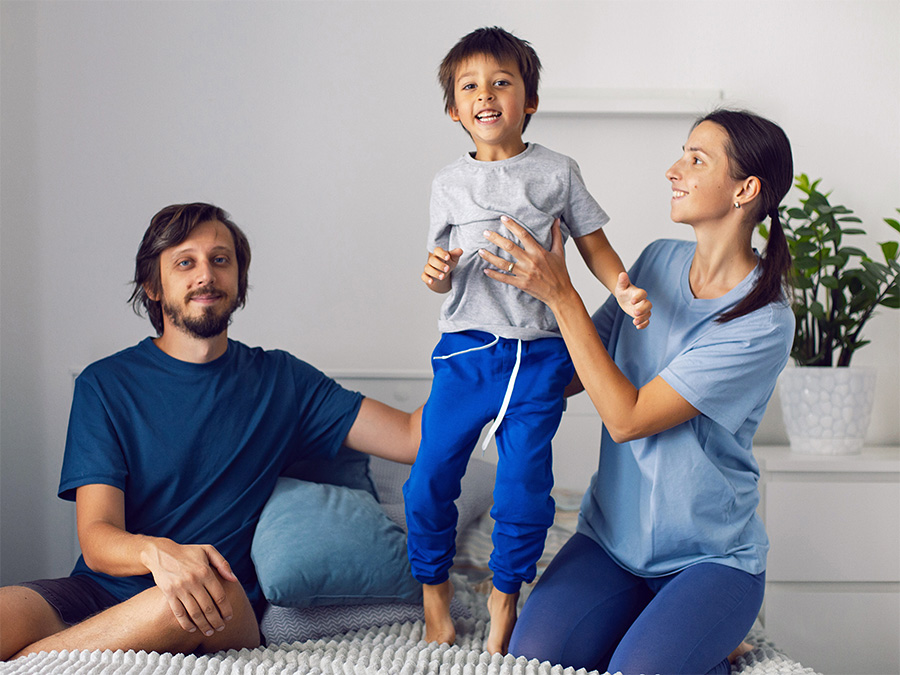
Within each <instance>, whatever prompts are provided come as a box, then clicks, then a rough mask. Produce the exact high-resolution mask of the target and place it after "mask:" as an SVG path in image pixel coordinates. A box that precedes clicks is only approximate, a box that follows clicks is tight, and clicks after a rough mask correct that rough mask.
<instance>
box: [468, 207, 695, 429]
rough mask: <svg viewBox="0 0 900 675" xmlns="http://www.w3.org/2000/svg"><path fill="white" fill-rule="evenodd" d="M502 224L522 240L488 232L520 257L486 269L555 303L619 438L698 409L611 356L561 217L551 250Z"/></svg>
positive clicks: (583, 376)
mask: <svg viewBox="0 0 900 675" xmlns="http://www.w3.org/2000/svg"><path fill="white" fill-rule="evenodd" d="M503 224H504V225H505V226H506V227H507V228H509V230H510V232H512V233H513V234H514V235H515V236H516V237H518V239H519V241H520V242H522V245H521V246H517V245H516V244H514V243H513V242H512V241H510V240H509V239H506V238H505V237H503V236H501V235H499V234H496V233H494V232H489V231H488V232H485V237H487V239H489V240H490V241H491V243H493V244H495V245H496V246H499V247H500V248H502V249H503V250H504V251H506V252H507V253H509V254H510V255H511V256H512V258H513V259H514V260H515V263H516V264H515V268H514V274H503V273H502V272H499V271H497V270H495V269H487V270H485V274H487V275H488V276H489V277H491V278H492V279H494V280H496V281H499V282H501V283H506V284H509V285H511V286H515V287H516V288H519V289H521V290H523V291H525V292H526V293H528V294H530V295H532V296H534V297H535V298H537V299H538V300H541V301H543V302H544V303H546V304H547V306H548V307H550V309H551V311H552V312H553V314H554V316H555V317H556V320H557V322H558V324H559V328H560V331H561V332H562V336H563V339H564V340H565V341H566V346H567V347H568V348H569V354H570V355H571V357H572V362H573V363H574V364H575V370H576V372H577V373H578V377H579V379H580V380H581V383H582V385H583V386H584V389H585V391H587V393H588V396H590V397H591V401H592V402H593V403H594V407H595V408H597V411H598V412H599V413H600V418H601V419H602V420H603V424H604V426H605V427H606V429H607V431H608V432H609V434H610V436H612V438H613V440H614V441H616V442H617V443H622V442H625V441H629V440H634V439H636V438H643V437H646V436H652V435H653V434H656V433H659V432H660V431H664V430H666V429H669V428H671V427H674V426H676V425H678V424H681V423H682V422H685V421H687V420H689V419H691V418H693V417H695V416H696V415H698V414H699V411H698V410H697V409H696V408H694V406H692V405H691V404H690V403H688V402H687V401H686V400H685V399H684V398H682V397H681V395H680V394H678V393H677V392H676V391H675V390H674V389H673V388H672V387H671V386H669V384H667V383H666V382H665V380H663V379H662V378H661V377H656V378H654V379H653V380H651V381H650V382H648V383H647V384H646V385H644V386H643V387H641V388H640V389H637V388H636V387H635V386H634V385H633V384H632V383H631V382H630V381H629V380H628V378H626V377H625V375H624V374H623V373H622V371H621V370H619V368H618V366H616V364H615V363H614V362H613V360H612V358H610V356H609V353H608V352H607V351H606V348H605V347H604V346H603V343H602V342H601V340H600V336H599V335H597V330H596V328H595V327H594V324H593V322H592V321H591V317H590V315H589V314H588V312H587V310H586V309H585V306H584V302H583V301H582V299H581V296H579V295H578V292H577V291H576V290H575V287H574V286H573V285H572V281H571V279H570V278H569V273H568V270H567V269H566V259H565V251H564V249H563V245H562V237H561V235H560V231H559V223H558V222H557V223H554V225H553V245H552V247H551V249H550V250H549V251H547V250H546V249H544V248H543V247H541V246H540V245H539V244H538V243H537V242H535V241H534V239H533V238H532V237H531V235H530V234H528V232H527V231H526V230H525V228H523V227H521V226H520V225H519V224H518V223H516V222H514V221H512V220H510V219H504V223H503ZM481 256H482V258H484V259H485V260H486V261H488V262H489V263H491V264H492V265H495V266H497V267H501V268H504V267H506V266H507V264H508V263H506V262H505V261H504V260H503V259H501V258H499V257H498V256H495V255H493V254H491V253H489V252H488V251H486V250H482V251H481ZM618 284H620V285H622V284H628V275H627V274H625V273H622V275H621V276H620V277H619V281H618Z"/></svg>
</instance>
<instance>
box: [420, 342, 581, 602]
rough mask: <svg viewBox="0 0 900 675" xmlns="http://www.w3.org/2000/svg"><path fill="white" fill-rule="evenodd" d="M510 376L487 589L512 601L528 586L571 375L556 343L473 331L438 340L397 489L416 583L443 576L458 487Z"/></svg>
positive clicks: (548, 513) (547, 518) (549, 506)
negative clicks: (415, 440) (413, 448)
mask: <svg viewBox="0 0 900 675" xmlns="http://www.w3.org/2000/svg"><path fill="white" fill-rule="evenodd" d="M519 349H521V356H520V362H519V368H518V373H517V374H516V376H515V382H514V386H513V388H512V395H511V397H510V398H509V401H508V406H507V409H506V412H505V415H504V416H503V418H502V421H501V423H500V426H499V427H498V428H497V431H496V436H495V438H496V441H497V452H498V462H497V478H496V482H495V484H494V506H493V508H492V509H491V516H492V517H493V519H494V521H495V525H494V532H493V536H492V539H493V544H494V550H493V553H492V554H491V559H490V562H489V567H490V568H491V570H492V571H493V573H494V577H493V583H494V586H495V587H496V588H497V589H499V590H501V591H503V592H504V593H516V592H518V590H519V586H520V585H521V583H522V582H523V581H524V582H526V583H527V582H530V581H532V580H533V579H534V576H535V573H536V569H537V561H538V560H539V559H540V557H541V553H542V552H543V549H544V540H545V539H546V536H547V529H548V528H549V527H550V526H551V525H552V524H553V516H554V502H553V498H552V497H551V496H550V489H551V488H552V487H553V473H552V453H551V449H550V441H551V440H552V439H553V436H554V435H555V434H556V429H557V427H558V426H559V421H560V418H561V417H562V411H563V391H564V389H565V387H566V385H567V384H568V383H569V381H570V380H571V379H572V376H573V374H574V367H573V366H572V362H571V360H570V358H569V354H568V351H567V350H566V347H565V343H564V342H563V340H562V339H557V338H544V339H539V340H530V341H522V342H521V344H520V341H518V340H510V339H506V338H497V337H495V336H493V335H490V334H488V333H483V332H480V331H465V332H461V333H446V334H444V335H443V336H442V337H441V340H440V342H439V343H438V345H437V347H435V350H434V354H433V358H432V366H433V369H434V380H433V382H432V385H431V394H430V395H429V397H428V402H427V403H426V404H425V408H424V410H423V412H422V442H421V444H420V446H419V453H418V455H417V456H416V462H415V464H414V465H413V467H412V470H411V472H410V476H409V480H408V481H407V482H406V484H405V485H404V486H403V495H404V500H405V503H406V524H407V526H408V528H409V533H408V536H407V548H408V551H409V560H410V565H411V567H412V572H413V576H415V578H416V579H417V580H418V581H420V582H422V583H424V584H430V585H434V584H440V583H443V582H444V581H446V580H447V579H448V578H449V572H450V566H451V565H452V563H453V556H454V554H455V553H456V546H455V540H456V520H457V515H458V514H457V510H456V506H455V505H454V503H453V502H454V501H455V500H456V498H457V497H459V494H460V481H461V480H462V477H463V474H464V473H465V470H466V465H467V464H468V461H469V457H470V455H471V454H472V449H473V448H474V446H475V443H476V442H477V441H478V437H479V435H480V434H481V431H482V429H483V428H484V426H485V425H486V424H487V423H488V422H490V421H491V420H492V419H493V418H495V417H496V416H497V415H498V413H499V411H500V409H501V407H502V404H503V401H504V398H505V396H506V394H507V389H508V385H509V383H510V379H511V378H512V375H513V371H514V370H515V365H516V360H517V350H519Z"/></svg>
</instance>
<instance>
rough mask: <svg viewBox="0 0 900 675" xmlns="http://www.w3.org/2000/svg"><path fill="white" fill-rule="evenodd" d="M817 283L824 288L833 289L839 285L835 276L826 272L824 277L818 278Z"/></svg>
mask: <svg viewBox="0 0 900 675" xmlns="http://www.w3.org/2000/svg"><path fill="white" fill-rule="evenodd" d="M819 283H820V284H822V285H823V286H824V287H825V288H830V289H832V290H835V291H836V290H837V289H838V286H839V284H838V280H837V278H836V277H833V276H831V275H830V274H826V275H825V276H824V277H822V278H821V279H819Z"/></svg>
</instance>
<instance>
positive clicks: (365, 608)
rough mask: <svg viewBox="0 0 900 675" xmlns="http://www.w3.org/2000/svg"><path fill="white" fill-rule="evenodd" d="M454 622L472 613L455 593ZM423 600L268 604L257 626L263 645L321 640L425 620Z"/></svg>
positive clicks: (451, 614)
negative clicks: (373, 602)
mask: <svg viewBox="0 0 900 675" xmlns="http://www.w3.org/2000/svg"><path fill="white" fill-rule="evenodd" d="M450 616H451V617H453V620H454V621H459V620H460V619H473V618H474V617H473V615H472V612H471V611H470V610H469V608H468V607H466V606H465V605H464V604H463V603H462V602H461V601H460V600H459V598H458V597H457V596H455V595H454V596H453V598H452V599H451V600H450ZM424 620H425V610H424V609H423V608H422V603H416V604H411V603H408V602H395V603H389V604H380V605H337V606H322V607H276V606H275V605H268V606H267V607H266V610H265V612H264V613H263V617H262V621H260V624H259V629H260V631H262V634H263V635H265V636H266V644H268V646H269V647H274V646H277V645H282V644H292V643H294V642H305V641H306V640H320V639H322V638H327V637H331V636H334V635H340V634H342V633H347V632H349V631H351V630H368V629H370V628H374V627H376V626H390V625H392V624H395V623H409V622H411V621H424Z"/></svg>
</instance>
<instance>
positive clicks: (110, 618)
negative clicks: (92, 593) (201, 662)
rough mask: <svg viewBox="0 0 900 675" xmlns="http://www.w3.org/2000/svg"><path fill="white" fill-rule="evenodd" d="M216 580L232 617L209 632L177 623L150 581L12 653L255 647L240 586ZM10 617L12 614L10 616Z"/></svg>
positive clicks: (255, 630) (253, 625)
mask: <svg viewBox="0 0 900 675" xmlns="http://www.w3.org/2000/svg"><path fill="white" fill-rule="evenodd" d="M220 581H221V582H222V585H223V586H224V588H225V591H226V593H227V594H228V599H229V600H230V601H231V606H232V607H233V608H234V616H233V617H232V619H231V621H228V622H227V623H226V625H225V629H224V630H222V631H221V632H218V633H215V634H214V635H212V636H211V637H206V636H205V635H203V633H201V632H200V631H195V632H193V633H188V632H187V631H185V630H184V629H183V628H181V626H180V625H179V624H178V622H177V621H176V620H175V616H174V615H173V614H172V610H171V609H170V608H169V605H168V603H167V602H166V599H165V597H164V596H163V594H162V591H160V590H159V588H157V587H155V586H154V587H153V588H149V589H147V590H146V591H144V592H143V593H139V594H138V595H136V596H134V597H133V598H130V599H128V600H126V601H125V602H122V603H120V604H118V605H115V606H113V607H110V608H109V609H107V610H105V611H103V612H100V613H99V614H96V615H94V616H92V617H90V618H88V619H85V620H84V621H82V622H81V623H78V624H75V625H74V626H71V627H68V628H65V630H62V631H59V632H56V633H54V634H51V635H48V636H46V637H43V638H42V639H38V640H36V641H35V642H33V643H31V644H29V645H27V646H26V647H24V648H22V649H21V651H19V652H18V653H17V654H15V655H14V657H19V656H25V655H27V654H33V653H38V652H50V651H53V650H57V651H60V650H63V649H68V650H73V649H101V650H106V649H109V650H112V651H116V650H118V649H121V650H125V651H127V650H129V649H133V650H134V651H140V650H143V651H146V652H160V653H161V652H173V653H183V654H189V653H191V652H193V651H195V650H196V649H197V648H198V647H200V648H202V649H203V651H205V652H216V651H220V650H225V649H243V648H248V649H253V648H255V647H258V646H259V644H260V634H259V624H258V623H257V621H256V615H255V614H254V612H253V607H252V606H251V605H250V601H249V600H248V599H247V595H246V593H244V589H243V588H242V587H241V585H240V584H239V583H237V582H229V581H224V580H222V579H220ZM26 590H27V589H26ZM35 595H37V594H35ZM4 604H5V603H4ZM48 606H49V605H48ZM4 611H5V610H4ZM11 620H12V621H13V622H15V621H16V620H17V619H16V618H15V617H12V618H11ZM4 626H6V617H5V616H4ZM4 632H5V630H4ZM4 639H5V638H4Z"/></svg>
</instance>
